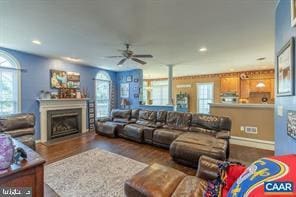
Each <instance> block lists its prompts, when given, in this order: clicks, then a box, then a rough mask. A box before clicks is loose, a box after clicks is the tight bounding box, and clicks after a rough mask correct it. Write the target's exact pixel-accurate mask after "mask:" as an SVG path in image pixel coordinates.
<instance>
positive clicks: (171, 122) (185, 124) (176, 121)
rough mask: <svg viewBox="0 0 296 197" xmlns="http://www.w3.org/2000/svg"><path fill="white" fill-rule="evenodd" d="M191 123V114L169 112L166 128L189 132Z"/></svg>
mask: <svg viewBox="0 0 296 197" xmlns="http://www.w3.org/2000/svg"><path fill="white" fill-rule="evenodd" d="M190 122H191V113H182V112H167V120H166V125H164V127H165V128H170V129H178V130H183V131H188V129H189V126H190Z"/></svg>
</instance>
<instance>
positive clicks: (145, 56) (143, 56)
mask: <svg viewBox="0 0 296 197" xmlns="http://www.w3.org/2000/svg"><path fill="white" fill-rule="evenodd" d="M133 57H139V58H153V56H152V55H133Z"/></svg>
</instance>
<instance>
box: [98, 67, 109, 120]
mask: <svg viewBox="0 0 296 197" xmlns="http://www.w3.org/2000/svg"><path fill="white" fill-rule="evenodd" d="M99 73H103V74H104V75H105V76H107V78H108V80H106V79H99V78H98V74H99ZM99 81H101V82H108V83H109V102H108V113H109V114H110V112H111V105H112V98H111V96H112V80H111V77H110V75H109V73H108V72H106V71H103V70H100V71H98V72H97V74H96V77H95V105H96V111H95V116H96V119H98V118H107V117H108V115H107V116H101V117H98V116H97V83H98V82H99Z"/></svg>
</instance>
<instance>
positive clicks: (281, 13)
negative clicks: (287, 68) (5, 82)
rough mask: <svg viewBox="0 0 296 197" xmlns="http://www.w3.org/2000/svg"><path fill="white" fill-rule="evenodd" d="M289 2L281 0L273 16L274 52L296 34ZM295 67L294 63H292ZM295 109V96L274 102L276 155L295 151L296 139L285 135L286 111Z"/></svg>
mask: <svg viewBox="0 0 296 197" xmlns="http://www.w3.org/2000/svg"><path fill="white" fill-rule="evenodd" d="M290 5H291V2H290V1H288V0H281V1H280V2H279V4H278V6H277V9H276V17H275V54H277V53H278V52H279V51H280V50H281V48H282V47H283V46H284V45H285V44H286V43H287V42H288V41H289V40H290V38H291V37H295V36H296V28H295V27H291V20H290V16H291V10H290ZM294 67H295V65H294ZM279 106H283V109H284V116H283V117H280V116H278V115H277V110H278V107H279ZM288 110H295V111H296V96H287V97H277V98H276V102H275V153H276V155H281V154H291V153H296V140H295V139H292V138H291V137H289V136H288V135H287V111H288Z"/></svg>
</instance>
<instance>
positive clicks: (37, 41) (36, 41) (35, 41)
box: [32, 40, 42, 45]
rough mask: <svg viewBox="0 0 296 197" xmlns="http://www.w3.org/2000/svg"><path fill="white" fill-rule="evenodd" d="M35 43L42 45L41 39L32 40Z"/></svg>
mask: <svg viewBox="0 0 296 197" xmlns="http://www.w3.org/2000/svg"><path fill="white" fill-rule="evenodd" d="M32 43H33V44H37V45H41V44H42V42H41V41H40V40H32Z"/></svg>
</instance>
